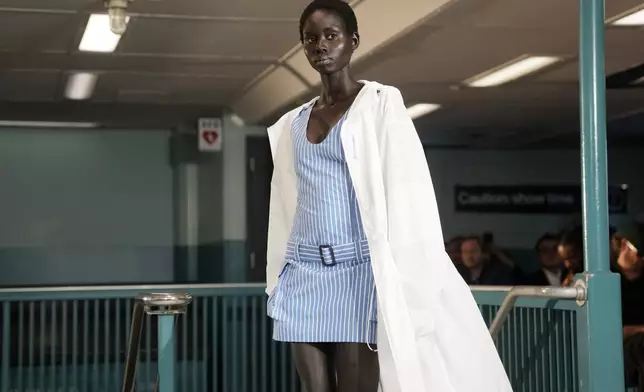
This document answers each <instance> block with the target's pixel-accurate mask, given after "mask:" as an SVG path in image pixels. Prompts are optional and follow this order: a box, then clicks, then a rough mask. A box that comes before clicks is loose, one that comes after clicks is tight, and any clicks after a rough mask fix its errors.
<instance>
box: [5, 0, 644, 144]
mask: <svg viewBox="0 0 644 392" xmlns="http://www.w3.org/2000/svg"><path fill="white" fill-rule="evenodd" d="M362 1H363V2H369V1H374V0H362ZM414 1H417V0H398V2H397V6H399V7H410V6H412V5H413V4H415V3H414ZM306 4H307V1H292V0H271V1H259V0H237V1H229V2H222V1H213V0H135V1H134V2H133V3H132V4H131V6H130V8H129V11H130V13H131V16H132V19H131V23H130V26H129V28H128V31H127V32H126V34H125V36H124V37H123V39H122V41H121V44H120V45H119V48H118V49H117V53H114V54H92V53H81V52H79V51H78V50H77V47H78V43H79V42H78V41H79V39H80V37H81V34H82V31H83V28H84V25H85V23H86V21H87V17H88V14H89V13H91V12H97V11H99V12H104V2H103V0H0V83H1V84H0V112H1V111H2V110H1V109H2V107H1V106H2V105H3V102H4V104H7V105H9V104H10V105H14V103H13V102H29V101H38V102H43V103H45V104H49V103H50V102H51V101H59V102H58V103H57V104H59V105H63V106H64V105H69V102H65V99H64V97H63V94H62V92H63V90H64V81H65V80H66V78H65V77H64V75H67V74H68V73H70V72H73V71H94V72H97V73H98V74H99V75H100V76H99V81H98V84H97V86H96V92H95V95H94V97H93V98H92V99H91V100H90V101H89V102H87V103H78V104H75V105H74V107H76V105H78V107H83V105H90V107H91V105H99V106H101V107H105V105H107V106H109V105H111V104H113V105H115V106H116V107H119V106H128V105H129V104H132V105H135V104H136V105H145V104H151V105H157V104H161V105H173V104H176V105H183V106H182V107H189V106H191V105H192V106H194V107H203V106H205V107H211V106H212V107H215V106H229V105H231V104H232V103H233V102H234V101H235V98H239V97H240V96H243V92H244V91H248V87H249V83H250V82H251V81H255V82H258V81H260V82H259V83H260V84H261V80H262V77H261V75H262V73H263V72H264V71H265V70H266V69H268V68H269V67H273V68H276V69H280V70H282V71H283V73H284V75H285V77H284V79H283V81H285V82H284V83H287V84H288V85H286V86H284V91H300V90H301V89H302V88H303V89H307V88H309V86H310V83H311V80H308V79H307V80H306V82H307V83H308V84H307V83H304V81H303V80H302V79H301V78H300V79H298V76H297V75H294V74H293V73H292V72H291V70H290V69H289V67H275V66H277V65H279V64H281V63H280V59H283V58H284V57H285V55H286V54H287V53H288V52H289V51H291V50H292V49H293V48H294V47H295V46H296V45H297V44H298V32H297V28H298V19H299V16H300V13H301V11H302V9H303V8H304V6H305V5H306ZM641 4H642V0H606V17H607V18H612V17H614V16H616V15H620V14H623V13H624V12H626V11H628V10H629V9H633V8H634V7H637V6H640V5H641ZM578 7H579V1H578V0H539V1H535V0H484V1H481V0H452V1H450V2H448V3H446V5H442V6H441V7H439V8H438V10H437V11H434V13H432V14H431V15H430V16H429V17H428V18H427V19H426V20H422V21H421V22H420V23H419V24H418V25H414V26H409V28H408V29H407V30H405V29H402V30H401V33H400V34H403V35H400V36H399V35H395V39H393V41H384V43H383V46H381V47H376V48H374V49H373V51H370V52H369V54H368V55H367V56H366V57H364V58H363V59H362V60H360V61H359V62H357V63H356V64H354V66H353V69H354V72H355V74H356V76H357V77H359V78H361V79H369V80H378V81H381V82H384V83H387V84H393V85H395V86H397V87H399V88H400V89H401V91H402V92H403V94H404V96H405V98H406V100H407V102H408V103H413V102H434V103H439V104H442V105H444V107H443V108H442V109H441V110H439V111H437V112H435V113H433V114H431V115H429V116H426V117H425V118H423V119H421V120H418V121H417V125H418V127H419V129H420V130H421V133H423V134H427V132H431V136H432V137H431V140H432V141H440V140H441V136H440V135H441V134H442V135H444V136H445V137H444V140H452V141H456V140H458V141H463V140H479V138H480V134H481V132H483V133H485V132H489V134H490V135H495V136H490V137H499V138H500V137H507V136H508V135H519V136H517V137H523V135H524V134H525V135H532V137H534V138H539V137H540V132H545V131H548V132H550V131H553V130H554V131H558V130H562V129H563V130H566V129H567V130H568V131H571V130H572V131H573V132H576V131H578V124H577V123H578V117H579V114H578V112H579V88H578V80H579V72H578V60H577V57H578V47H579V43H578V35H579V29H578V22H579V14H578ZM407 9H409V8H407ZM375 15H376V14H375V13H374V15H373V16H371V17H370V18H369V19H367V20H366V21H365V20H363V21H362V23H360V22H361V21H360V20H359V21H358V22H359V25H361V26H372V25H377V23H380V19H379V18H383V16H382V15H378V16H377V17H376V16H375ZM362 32H363V33H364V34H363V35H365V34H367V33H368V29H367V28H366V27H365V28H364V29H363V31H362ZM372 36H373V34H372ZM372 38H373V37H372ZM369 39H370V37H368V36H365V37H363V41H364V42H368V41H369ZM643 42H644V29H642V28H639V29H638V28H614V27H608V28H607V29H606V71H607V73H608V74H612V73H615V72H619V71H622V70H624V69H626V68H629V67H632V66H634V65H637V64H641V63H644V44H642V43H643ZM365 50H366V49H365ZM365 53H366V52H365ZM524 54H553V55H559V56H562V57H564V58H565V61H564V62H562V63H561V64H558V65H556V66H553V67H550V68H548V69H547V70H545V71H543V72H541V73H539V74H537V75H532V76H530V77H527V78H524V79H521V80H519V81H516V82H514V83H509V84H507V85H504V86H500V87H497V88H486V89H470V88H464V87H463V86H462V85H461V83H462V82H463V81H464V80H466V79H468V78H470V77H472V76H474V75H477V74H479V73H481V72H484V71H486V70H488V69H490V68H493V67H496V66H499V65H501V64H503V63H506V62H508V61H511V60H513V59H515V58H517V57H518V56H521V55H524ZM313 76H315V75H313ZM296 83H299V84H298V85H297V86H295V84H296ZM282 84H283V83H282ZM282 84H279V83H278V84H277V85H278V86H281V85H282ZM300 85H301V86H300ZM296 87H297V88H296ZM300 87H301V88H300ZM298 89H299V90H298ZM298 94H299V93H295V94H293V96H294V97H292V98H293V99H294V100H298V99H301V98H302V97H310V96H312V95H314V94H317V89H315V88H311V89H310V90H309V91H306V92H305V93H302V94H300V95H298ZM295 96H297V97H295ZM256 98H257V99H259V100H260V101H261V100H263V99H264V97H263V96H259V97H256ZM265 99H267V100H268V99H271V97H266V98H265ZM643 103H644V89H628V90H610V91H608V92H607V104H608V109H607V112H608V116H609V117H610V118H614V117H619V116H623V115H625V113H630V112H635V111H637V110H641V109H642V108H643V107H644V104H643ZM25 105H26V104H25ZM283 106H288V105H283ZM11 107H12V108H13V106H11ZM163 107H167V106H163ZM5 112H6V111H5ZM70 112H74V110H72V111H70ZM86 112H89V113H91V110H88V111H86ZM275 115H276V114H273V117H274V116H275ZM170 117H171V116H170ZM425 128H426V129H425ZM501 135H504V136H501ZM448 136H449V137H448Z"/></svg>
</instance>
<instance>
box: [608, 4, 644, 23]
mask: <svg viewBox="0 0 644 392" xmlns="http://www.w3.org/2000/svg"><path fill="white" fill-rule="evenodd" d="M611 24H612V25H614V26H644V8H639V9H636V10H632V11H630V12H627V13H626V15H624V16H621V17H618V18H617V19H616V20H614V21H613V22H612V23H611Z"/></svg>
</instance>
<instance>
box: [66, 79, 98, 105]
mask: <svg viewBox="0 0 644 392" xmlns="http://www.w3.org/2000/svg"><path fill="white" fill-rule="evenodd" d="M97 79H98V76H97V75H96V74H93V73H90V72H78V73H74V74H71V75H70V76H69V78H68V79H67V87H66V88H65V97H67V98H68V99H73V100H77V101H78V100H84V99H88V98H89V97H91V96H92V93H93V92H94V87H95V86H96V80H97Z"/></svg>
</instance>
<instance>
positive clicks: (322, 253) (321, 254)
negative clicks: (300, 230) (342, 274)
mask: <svg viewBox="0 0 644 392" xmlns="http://www.w3.org/2000/svg"><path fill="white" fill-rule="evenodd" d="M318 249H319V251H320V260H321V261H322V264H324V265H326V266H327V267H330V266H333V265H336V264H337V263H336V261H335V254H334V253H333V247H332V246H331V245H320V246H319V247H318ZM324 249H328V250H329V253H330V254H331V262H330V263H327V261H326V259H325V257H324Z"/></svg>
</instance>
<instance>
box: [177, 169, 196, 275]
mask: <svg viewBox="0 0 644 392" xmlns="http://www.w3.org/2000/svg"><path fill="white" fill-rule="evenodd" d="M174 170H175V178H176V181H175V185H174V186H175V195H177V197H176V199H175V203H176V212H177V219H176V237H177V239H176V244H177V263H179V264H180V265H179V267H180V268H178V272H180V273H179V276H177V278H178V280H180V281H188V282H195V281H196V280H197V270H198V262H199V255H198V245H199V165H198V164H196V163H180V164H178V165H177V166H176V167H175V169H174Z"/></svg>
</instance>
